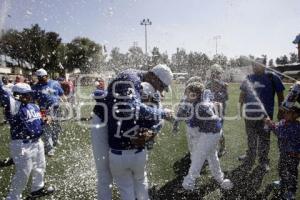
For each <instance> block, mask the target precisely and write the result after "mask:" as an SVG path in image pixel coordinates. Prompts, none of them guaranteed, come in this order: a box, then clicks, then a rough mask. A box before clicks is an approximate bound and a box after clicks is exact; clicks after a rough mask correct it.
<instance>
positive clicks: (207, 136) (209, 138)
mask: <svg viewBox="0 0 300 200" xmlns="http://www.w3.org/2000/svg"><path fill="white" fill-rule="evenodd" d="M186 91H187V92H186V95H187V97H186V101H187V102H189V103H191V104H192V105H193V109H192V118H191V119H190V120H188V123H189V127H190V128H189V132H188V134H189V136H190V140H191V144H192V148H190V149H191V152H190V153H191V161H192V163H191V166H190V169H189V172H188V175H187V176H185V177H184V181H183V183H182V186H183V188H184V189H186V190H194V189H195V181H196V178H198V177H199V176H200V170H201V168H202V166H203V164H204V161H205V160H207V161H208V164H209V168H210V170H211V172H212V175H213V177H214V178H215V180H216V181H217V182H218V183H219V184H220V185H221V188H223V189H231V188H232V187H233V184H232V183H231V181H230V180H228V179H224V174H223V172H222V170H221V167H220V162H219V159H218V153H217V145H218V142H219V140H220V137H221V128H222V124H221V119H220V117H219V116H217V115H216V112H215V110H214V104H213V103H212V102H209V101H207V100H206V101H205V100H204V98H203V96H204V95H203V94H204V86H203V84H201V83H199V82H194V83H191V84H189V85H188V86H187V88H186Z"/></svg>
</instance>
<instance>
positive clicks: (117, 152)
mask: <svg viewBox="0 0 300 200" xmlns="http://www.w3.org/2000/svg"><path fill="white" fill-rule="evenodd" d="M131 150H134V149H131ZM143 150H144V149H136V151H135V152H134V153H135V154H137V153H140V152H142V151H143ZM123 151H127V150H116V149H111V150H110V152H111V153H113V154H116V155H122V154H123Z"/></svg>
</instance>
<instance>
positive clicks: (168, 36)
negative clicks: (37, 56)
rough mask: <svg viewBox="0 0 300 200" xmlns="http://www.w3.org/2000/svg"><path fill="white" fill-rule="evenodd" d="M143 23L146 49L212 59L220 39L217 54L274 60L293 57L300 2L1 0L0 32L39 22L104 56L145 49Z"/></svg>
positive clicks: (299, 25)
mask: <svg viewBox="0 0 300 200" xmlns="http://www.w3.org/2000/svg"><path fill="white" fill-rule="evenodd" d="M143 18H149V19H150V20H151V21H152V25H151V26H150V27H149V28H148V36H149V38H148V49H149V48H152V47H154V46H157V47H159V49H160V51H161V52H165V51H167V52H168V54H171V53H174V52H175V51H176V48H177V47H180V48H184V49H186V50H187V52H189V51H198V52H204V53H206V54H208V55H209V56H212V55H213V54H214V53H215V40H214V39H213V38H214V36H216V35H220V36H221V39H219V40H218V46H219V47H218V52H221V53H223V54H224V55H226V56H229V57H234V56H239V55H249V54H252V55H255V56H260V55H261V54H267V55H268V57H269V58H275V57H277V56H281V55H283V54H288V53H290V52H296V48H295V47H296V46H295V45H294V44H293V43H292V41H293V39H294V38H295V37H296V35H297V34H299V33H300V0H0V29H3V28H4V29H7V28H14V29H18V30H22V29H23V28H24V27H30V25H31V24H34V23H38V24H39V25H40V26H41V27H42V28H43V29H46V30H47V31H55V32H57V33H59V34H60V36H61V37H62V39H63V41H64V42H69V41H71V40H72V39H73V38H75V37H76V36H85V37H89V38H91V39H92V40H94V41H96V42H98V43H100V44H105V45H106V46H107V49H108V51H109V50H111V49H112V47H116V46H117V47H120V49H121V51H122V52H125V51H127V49H128V48H129V47H130V46H132V45H133V43H134V42H137V44H138V46H141V47H142V48H143V49H144V27H142V26H141V25H140V21H141V20H142V19H143Z"/></svg>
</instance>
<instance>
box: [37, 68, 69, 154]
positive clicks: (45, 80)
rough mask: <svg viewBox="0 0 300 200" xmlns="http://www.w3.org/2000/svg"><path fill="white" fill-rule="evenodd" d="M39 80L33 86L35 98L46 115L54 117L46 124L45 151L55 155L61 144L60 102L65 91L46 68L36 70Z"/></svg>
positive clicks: (63, 98)
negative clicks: (52, 78)
mask: <svg viewBox="0 0 300 200" xmlns="http://www.w3.org/2000/svg"><path fill="white" fill-rule="evenodd" d="M35 74H36V76H37V78H38V82H37V83H36V84H35V85H33V86H32V90H33V91H34V100H36V101H37V103H38V105H39V106H40V108H41V113H42V115H44V116H46V115H47V116H50V117H51V118H53V120H52V122H51V123H50V124H45V125H44V132H45V133H44V135H45V152H46V154H47V155H48V156H53V155H54V151H55V150H54V147H55V146H56V145H58V144H60V142H59V140H58V136H59V134H60V132H61V126H60V123H59V120H58V119H57V117H58V115H57V114H58V108H59V102H60V101H61V100H65V97H64V91H63V89H62V88H61V85H60V84H59V82H58V81H55V80H51V79H49V77H48V73H47V71H46V70H45V69H43V68H41V69H39V70H37V71H36V73H35Z"/></svg>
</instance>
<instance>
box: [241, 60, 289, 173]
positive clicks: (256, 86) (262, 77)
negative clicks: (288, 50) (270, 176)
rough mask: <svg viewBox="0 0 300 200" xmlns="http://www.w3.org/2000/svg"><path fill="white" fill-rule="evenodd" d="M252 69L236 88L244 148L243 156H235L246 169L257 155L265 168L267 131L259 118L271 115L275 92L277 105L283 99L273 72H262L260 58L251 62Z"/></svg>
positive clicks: (268, 147) (279, 81)
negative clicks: (244, 153) (242, 161)
mask: <svg viewBox="0 0 300 200" xmlns="http://www.w3.org/2000/svg"><path fill="white" fill-rule="evenodd" d="M252 69H253V74H250V75H248V76H247V77H246V79H245V80H244V81H243V82H242V84H241V87H240V89H241V93H240V103H241V107H242V110H243V117H244V118H245V126H246V133H247V137H248V150H247V152H246V156H244V157H243V156H240V157H239V159H240V160H244V163H243V164H244V166H245V167H246V169H249V170H250V169H251V168H252V166H253V164H254V163H255V158H256V154H258V157H259V164H260V166H261V167H263V169H264V170H266V171H269V169H270V168H269V159H268V154H269V149H270V131H266V130H265V129H264V121H263V119H264V118H266V117H269V118H271V119H272V118H273V113H274V96H275V93H276V94H277V97H278V105H279V106H280V105H281V103H282V101H283V100H284V96H283V91H284V86H283V84H282V82H281V80H280V78H279V77H278V76H277V75H276V74H274V73H270V72H266V71H265V66H264V59H256V60H255V61H253V62H252Z"/></svg>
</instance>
